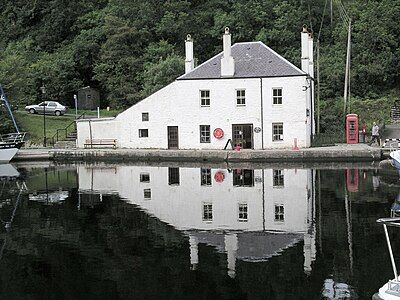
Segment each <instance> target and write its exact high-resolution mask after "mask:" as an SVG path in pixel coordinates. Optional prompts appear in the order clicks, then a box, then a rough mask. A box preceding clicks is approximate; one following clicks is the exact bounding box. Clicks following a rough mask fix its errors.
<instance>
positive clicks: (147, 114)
mask: <svg viewBox="0 0 400 300" xmlns="http://www.w3.org/2000/svg"><path fill="white" fill-rule="evenodd" d="M148 120H149V113H148V112H144V113H142V121H143V122H145V121H148Z"/></svg>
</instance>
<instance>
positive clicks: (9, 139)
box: [0, 132, 26, 143]
mask: <svg viewBox="0 0 400 300" xmlns="http://www.w3.org/2000/svg"><path fill="white" fill-rule="evenodd" d="M25 135H26V132H15V133H7V134H1V135H0V142H2V143H21V142H23V141H24V139H25Z"/></svg>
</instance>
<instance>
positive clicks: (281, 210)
mask: <svg viewBox="0 0 400 300" xmlns="http://www.w3.org/2000/svg"><path fill="white" fill-rule="evenodd" d="M284 221H285V207H284V206H283V204H275V222H284Z"/></svg>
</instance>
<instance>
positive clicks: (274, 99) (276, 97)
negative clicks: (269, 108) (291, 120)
mask: <svg viewBox="0 0 400 300" xmlns="http://www.w3.org/2000/svg"><path fill="white" fill-rule="evenodd" d="M275 91H276V92H277V93H279V91H280V94H281V95H275ZM275 102H276V103H275ZM279 102H280V103H279ZM282 104H283V88H281V87H274V88H272V105H278V106H279V105H282Z"/></svg>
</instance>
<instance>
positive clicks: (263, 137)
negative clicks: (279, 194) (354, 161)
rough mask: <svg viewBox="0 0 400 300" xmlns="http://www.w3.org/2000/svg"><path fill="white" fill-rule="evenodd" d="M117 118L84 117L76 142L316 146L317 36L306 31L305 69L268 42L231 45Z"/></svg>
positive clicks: (226, 39) (189, 55)
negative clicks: (268, 45)
mask: <svg viewBox="0 0 400 300" xmlns="http://www.w3.org/2000/svg"><path fill="white" fill-rule="evenodd" d="M185 46H186V47H185V48H186V61H185V74H184V75H182V76H180V77H178V78H177V79H176V80H175V81H174V82H172V83H171V84H169V85H167V86H166V87H164V88H162V89H161V90H159V91H157V92H155V93H154V94H152V95H150V96H149V97H147V98H146V99H143V100H142V101H140V102H139V103H137V104H135V105H133V106H132V107H130V108H129V109H127V110H125V111H124V112H122V113H121V114H119V115H118V116H117V117H115V118H106V119H91V120H78V121H77V131H78V135H77V146H78V147H84V146H85V143H86V144H88V143H90V142H89V141H90V140H92V141H93V140H101V139H115V140H116V141H117V147H119V148H144V149H150V148H154V149H223V148H224V147H225V145H227V142H228V141H229V140H231V142H232V144H233V145H237V144H239V145H240V146H241V147H242V148H248V149H268V148H290V147H293V145H294V143H295V141H296V142H297V144H298V146H300V147H309V146H310V143H311V136H312V133H313V132H314V120H313V119H314V112H313V111H314V109H313V108H314V106H313V102H314V101H313V40H312V36H311V34H309V33H308V31H307V29H306V28H303V31H302V33H301V48H302V51H301V53H302V63H301V69H299V68H297V67H296V66H295V65H293V64H292V63H290V62H289V61H287V60H286V59H284V58H283V57H282V56H280V55H279V54H277V53H276V52H274V51H273V50H272V49H270V48H269V47H267V46H266V45H265V44H264V43H262V42H245V43H236V44H234V45H233V46H231V35H230V33H229V29H228V28H226V29H225V34H224V35H223V52H221V53H219V54H217V55H216V56H214V57H212V58H211V59H209V60H208V61H206V62H204V63H202V64H201V65H199V66H197V67H196V68H194V55H193V40H192V39H191V37H190V35H188V37H187V40H186V42H185Z"/></svg>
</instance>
